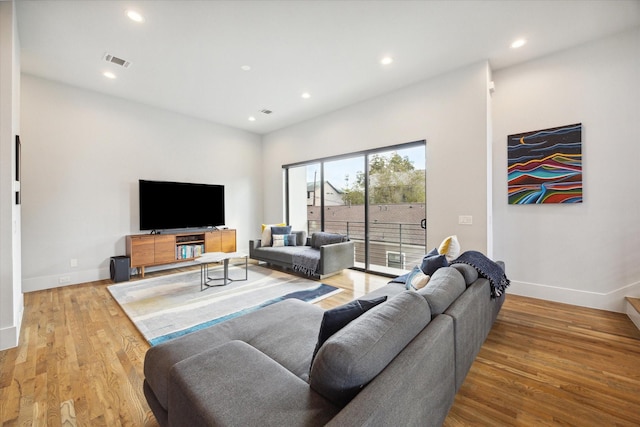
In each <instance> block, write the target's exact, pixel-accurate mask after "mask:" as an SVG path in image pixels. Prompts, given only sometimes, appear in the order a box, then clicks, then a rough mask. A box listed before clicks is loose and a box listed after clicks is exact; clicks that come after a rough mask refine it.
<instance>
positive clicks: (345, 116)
mask: <svg viewBox="0 0 640 427" xmlns="http://www.w3.org/2000/svg"><path fill="white" fill-rule="evenodd" d="M488 72H489V71H488V65H487V64H486V63H484V62H482V63H478V64H475V65H472V66H469V67H465V68H463V69H460V70H457V71H453V72H451V73H448V74H446V75H443V76H440V77H437V78H434V79H430V80H427V81H424V82H422V83H419V84H416V85H413V86H410V87H407V88H404V89H401V90H398V91H394V92H392V93H390V94H387V95H384V96H381V97H378V98H375V99H372V100H369V101H366V102H363V103H360V104H356V105H353V106H351V107H348V108H345V109H342V110H339V111H336V112H333V113H331V114H327V115H325V116H322V117H319V118H316V119H312V120H309V121H306V122H303V123H301V124H298V125H295V126H291V127H288V128H285V129H282V130H279V131H276V132H273V133H270V134H268V135H266V136H265V137H264V138H263V144H264V148H263V149H264V163H263V169H264V176H263V180H264V182H263V187H262V188H263V190H264V217H263V222H278V221H281V220H282V219H284V212H283V201H282V173H281V169H280V168H281V166H282V165H283V164H289V163H295V162H300V161H305V160H313V159H318V158H322V157H327V156H333V155H338V154H344V153H350V152H355V151H360V150H365V149H371V148H378V147H384V146H389V145H394V144H401V143H405V142H411V141H417V140H423V139H426V141H427V163H426V164H427V246H428V247H429V248H431V247H434V246H436V245H438V244H439V243H440V241H441V240H442V239H443V238H444V237H446V236H448V235H450V234H457V235H458V237H459V239H460V242H461V245H462V246H463V249H475V250H480V251H483V252H486V250H487V184H486V183H487V130H488V128H487V97H488V89H487V76H488ZM458 215H472V216H473V225H471V226H468V225H467V226H464V225H458ZM254 232H255V233H254V234H256V237H257V234H258V232H259V229H255V230H254Z"/></svg>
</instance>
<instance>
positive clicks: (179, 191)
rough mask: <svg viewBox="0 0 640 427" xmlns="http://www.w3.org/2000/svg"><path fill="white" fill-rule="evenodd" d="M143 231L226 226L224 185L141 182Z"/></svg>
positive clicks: (141, 228)
mask: <svg viewBox="0 0 640 427" xmlns="http://www.w3.org/2000/svg"><path fill="white" fill-rule="evenodd" d="M139 190H140V230H170V229H183V228H206V227H215V226H218V225H224V224H225V221H224V185H209V184H192V183H186V182H168V181H147V180H143V179H141V180H139Z"/></svg>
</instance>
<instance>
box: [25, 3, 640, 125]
mask: <svg viewBox="0 0 640 427" xmlns="http://www.w3.org/2000/svg"><path fill="white" fill-rule="evenodd" d="M16 5H17V18H18V31H19V38H20V47H21V66H22V71H23V72H24V73H27V74H32V75H36V76H40V77H44V78H47V79H51V80H55V81H60V82H64V83H67V84H70V85H74V86H78V87H81V88H85V89H90V90H94V91H98V92H102V93H106V94H110V95H114V96H118V97H122V98H126V99H130V100H133V101H137V102H141V103H144V104H148V105H152V106H157V107H161V108H165V109H169V110H172V111H176V112H179V113H183V114H187V115H190V116H194V117H199V118H203V119H206V120H210V121H213V122H216V123H221V124H225V125H228V126H233V127H236V128H240V129H245V130H248V131H251V132H255V133H260V134H263V133H267V132H271V131H273V130H276V129H279V128H282V127H285V126H289V125H292V124H294V123H298V122H301V121H303V120H306V119H309V118H312V117H315V116H318V115H321V114H325V113H327V112H330V111H333V110H337V109H340V108H343V107H345V106H348V105H351V104H354V103H357V102H359V101H363V100H365V99H368V98H372V97H375V96H378V95H381V94H384V93H386V92H389V91H392V90H395V89H398V88H401V87H404V86H407V85H410V84H412V83H416V82H418V81H421V80H424V79H427V78H429V77H432V76H435V75H438V74H441V73H444V72H447V71H449V70H452V69H455V68H458V67H462V66H465V65H468V64H471V63H474V62H477V61H482V60H487V59H488V60H489V62H490V64H491V67H492V68H493V69H494V70H497V69H500V68H503V67H507V66H511V65H514V64H517V63H520V62H524V61H527V60H530V59H532V58H536V57H540V56H543V55H547V54H549V53H552V52H556V51H559V50H562V49H566V48H568V47H572V46H575V45H578V44H581V43H585V42H588V41H590V40H594V39H597V38H600V37H603V36H606V35H610V34H614V33H617V32H621V31H624V30H626V29H629V28H631V27H635V26H639V25H640V0H616V1H611V0H605V1H598V0H585V1H578V0H570V1H565V0H551V1H543V0H533V1H524V0H522V1H507V0H501V1H479V0H472V1H194V0H191V1H136V0H131V1H115V0H112V1H88V0H82V1H81V0H76V1H73V0H70V1H66V0H49V1H44V0H38V1H35V0H16ZM127 9H135V10H137V11H139V12H140V13H141V14H142V15H143V16H144V17H145V22H144V23H136V22H133V21H131V20H130V19H129V18H127V17H126V15H125V11H126V10H127ZM519 37H524V38H526V39H527V40H528V43H527V44H526V45H525V46H524V47H522V48H520V49H517V50H516V49H511V48H510V46H509V45H510V43H511V42H512V41H513V40H515V39H516V38H519ZM107 52H108V53H110V54H113V55H115V56H117V57H120V58H123V59H126V60H128V61H131V63H132V65H131V66H130V67H129V68H128V69H123V68H120V67H118V66H116V65H114V64H110V63H107V62H105V61H104V60H103V59H102V57H103V55H104V54H105V53H107ZM385 55H390V56H392V57H393V59H394V62H393V63H392V64H390V65H387V66H383V65H381V64H380V62H379V61H380V59H381V58H382V57H383V56H385ZM243 65H249V66H251V70H250V71H243V70H241V68H240V67H241V66H243ZM107 70H110V71H112V72H113V73H115V74H116V75H117V78H116V79H114V80H109V79H107V78H105V77H104V76H103V75H102V73H103V72H104V71H107ZM305 91H307V92H309V93H310V94H311V98H309V99H302V97H301V94H302V92H305ZM262 109H269V110H272V111H273V114H270V115H265V114H263V113H261V112H260V110H262ZM249 116H254V117H256V121H254V122H250V121H249V120H248V117H249Z"/></svg>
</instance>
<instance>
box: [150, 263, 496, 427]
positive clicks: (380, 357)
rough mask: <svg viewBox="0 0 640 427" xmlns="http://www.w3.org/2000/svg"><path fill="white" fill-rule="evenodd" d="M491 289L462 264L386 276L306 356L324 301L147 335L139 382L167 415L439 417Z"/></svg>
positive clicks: (476, 344) (466, 361)
mask: <svg viewBox="0 0 640 427" xmlns="http://www.w3.org/2000/svg"><path fill="white" fill-rule="evenodd" d="M501 266H502V267H503V268H504V266H503V265H501ZM491 293H492V289H491V284H490V283H489V280H487V279H485V278H482V277H479V276H478V272H477V271H476V269H474V268H473V267H471V266H469V265H466V264H455V265H453V266H451V267H444V268H440V269H439V270H437V271H436V272H435V273H434V274H433V275H432V277H431V280H430V282H429V284H428V285H427V286H426V287H424V288H422V289H420V290H418V291H413V290H406V289H405V287H404V285H402V284H399V283H389V284H388V285H386V286H384V287H383V288H381V289H378V290H376V291H374V292H373V293H371V294H368V295H366V296H364V297H363V298H361V299H367V300H371V299H374V298H375V297H379V296H383V295H386V296H388V299H387V301H386V302H383V303H381V304H379V305H377V306H375V307H373V308H371V309H369V310H368V311H366V312H365V313H364V314H362V315H360V316H359V317H357V318H356V319H355V320H352V321H351V322H350V323H348V324H347V325H346V326H344V327H343V328H342V329H340V330H339V331H337V332H336V333H335V334H333V335H331V336H330V338H329V339H328V340H327V341H326V342H324V344H322V345H321V346H320V347H319V350H318V351H317V355H316V356H315V359H313V364H312V363H311V362H312V355H313V353H314V348H315V346H316V342H317V340H318V333H319V330H320V327H321V323H323V315H324V312H325V311H324V310H323V309H321V308H319V307H318V306H315V305H312V304H308V303H304V302H301V301H298V300H285V301H282V302H279V303H276V304H273V305H271V306H268V307H265V308H263V309H261V310H258V311H256V312H253V313H250V314H247V315H245V316H241V317H238V318H235V319H232V320H229V321H226V322H223V323H219V324H217V325H215V326H212V327H209V328H206V329H203V330H200V331H198V332H194V333H191V334H188V335H185V336H183V337H180V338H176V339H174V340H171V341H168V342H165V343H163V344H160V345H158V346H155V347H152V348H151V349H149V351H148V352H147V354H146V357H145V362H144V373H145V381H144V392H145V395H146V398H147V401H148V402H149V406H150V407H151V409H152V411H153V413H154V414H155V416H156V418H157V419H158V422H159V423H160V425H162V426H251V425H261V426H320V425H330V426H362V425H368V426H389V425H420V426H439V425H441V424H442V422H443V421H444V419H445V417H446V416H447V413H448V411H449V409H450V407H451V405H452V403H453V400H454V397H455V394H456V392H457V391H458V389H459V388H460V386H461V385H462V383H463V381H464V378H465V376H466V374H467V372H468V370H469V368H470V366H471V364H472V363H473V360H474V358H475V356H476V355H477V353H478V351H479V350H480V347H481V346H482V343H483V342H484V340H485V338H486V337H487V334H488V333H489V331H490V329H491V327H492V325H493V323H494V321H495V319H496V316H497V315H498V312H499V310H500V308H501V306H502V303H503V301H504V294H502V295H501V296H500V297H497V298H491Z"/></svg>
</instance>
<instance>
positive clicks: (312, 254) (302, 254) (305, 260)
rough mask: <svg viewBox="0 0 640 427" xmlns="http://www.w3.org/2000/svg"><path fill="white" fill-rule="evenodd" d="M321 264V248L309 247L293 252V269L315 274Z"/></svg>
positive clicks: (311, 274) (308, 274)
mask: <svg viewBox="0 0 640 427" xmlns="http://www.w3.org/2000/svg"><path fill="white" fill-rule="evenodd" d="M319 264H320V250H319V249H312V248H308V249H305V250H301V251H299V252H296V253H294V254H293V271H298V272H300V273H302V274H306V275H307V276H313V275H315V274H316V272H317V271H318V265H319Z"/></svg>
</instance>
